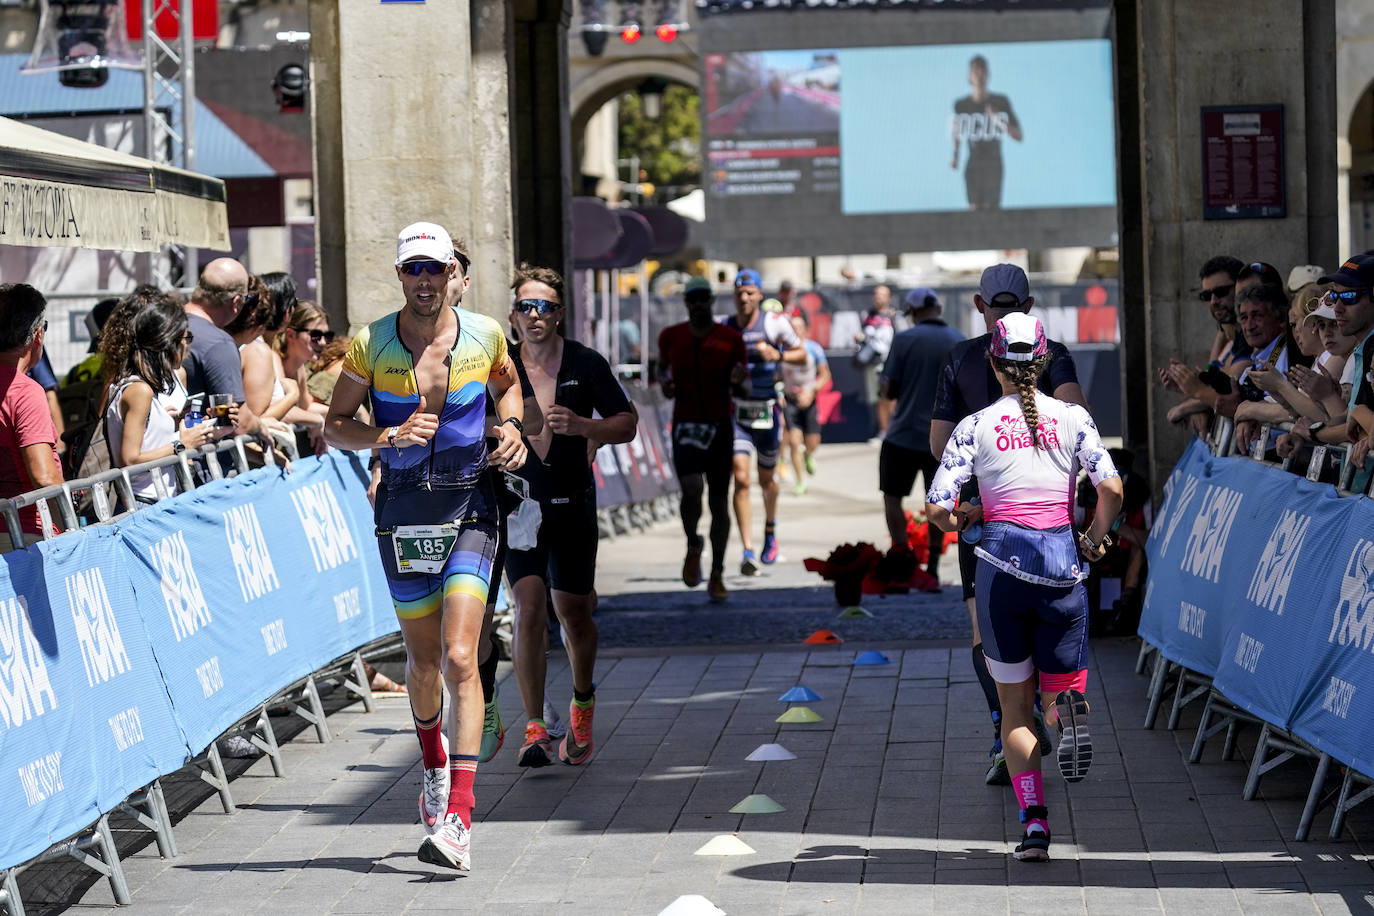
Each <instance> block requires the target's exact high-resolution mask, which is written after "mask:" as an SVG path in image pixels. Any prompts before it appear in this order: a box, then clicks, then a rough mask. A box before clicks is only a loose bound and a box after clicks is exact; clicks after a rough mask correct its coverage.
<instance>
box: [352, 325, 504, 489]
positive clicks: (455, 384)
mask: <svg viewBox="0 0 1374 916" xmlns="http://www.w3.org/2000/svg"><path fill="white" fill-rule="evenodd" d="M457 312H458V318H459V329H458V336H457V338H456V339H455V341H454V344H453V349H452V350H451V351H450V352H449V378H448V393H447V396H446V397H445V400H444V404H443V405H442V407H440V406H439V405H435V404H428V403H427V404H426V405H425V408H426V410H428V411H429V412H430V413H434V414H437V415H438V417H439V430H438V432H437V433H436V434H435V436H434V439H433V441H432V442H431V444H430V447H429V448H419V447H412V448H407V449H390V448H387V449H382V461H383V463H384V464H385V465H386V466H387V470H388V472H402V473H405V472H407V471H413V472H414V473H416V474H418V475H419V476H422V477H424V478H425V479H426V480H427V481H428V482H429V483H430V484H431V485H432V486H436V487H443V486H468V485H471V484H472V483H473V482H475V481H476V480H477V479H478V478H479V477H480V476H481V474H482V471H484V470H485V469H486V466H487V452H486V443H485V441H484V440H485V436H484V435H483V433H484V426H485V420H486V386H487V379H488V378H489V376H490V375H491V372H492V369H493V367H499V366H501V365H504V364H505V361H506V339H505V335H504V334H503V333H502V331H501V327H500V325H498V324H497V323H496V322H495V321H494V320H492V319H491V318H488V317H487V316H485V315H479V314H477V313H475V312H469V311H467V310H466V309H458V310H457ZM343 371H344V372H345V373H347V374H348V375H349V376H350V377H351V378H354V379H356V380H357V381H359V382H361V383H363V384H366V385H367V386H368V389H369V394H370V397H371V401H372V412H373V417H374V418H375V419H374V422H375V423H376V425H377V426H380V427H388V426H399V425H401V424H402V423H404V422H405V421H406V419H407V418H408V417H409V416H410V415H411V414H413V413H414V412H415V409H416V408H417V407H418V406H419V403H420V395H419V391H418V389H417V383H416V378H415V366H414V360H413V359H412V357H411V354H410V351H409V350H407V349H406V346H405V344H404V343H402V341H401V336H400V333H399V330H398V327H397V314H391V315H387V316H385V317H383V318H379V319H378V320H376V321H374V322H372V324H370V325H368V326H367V328H365V329H364V330H363V331H362V332H360V333H359V334H358V336H357V337H355V338H354V339H353V343H352V345H351V346H350V347H349V351H348V355H347V356H345V357H344V364H343ZM407 476H408V475H407Z"/></svg>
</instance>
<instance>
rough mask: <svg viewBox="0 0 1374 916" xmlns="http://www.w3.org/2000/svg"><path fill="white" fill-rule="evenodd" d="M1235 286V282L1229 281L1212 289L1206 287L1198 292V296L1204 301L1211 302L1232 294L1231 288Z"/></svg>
mask: <svg viewBox="0 0 1374 916" xmlns="http://www.w3.org/2000/svg"><path fill="white" fill-rule="evenodd" d="M1235 288H1236V284H1234V283H1227V284H1225V285H1224V286H1214V287H1212V288H1211V289H1204V290H1203V291H1202V292H1200V293H1198V294H1197V297H1198V299H1199V300H1200V301H1202V302H1211V301H1212V300H1213V299H1225V298H1226V297H1227V296H1229V295H1231V290H1233V289H1235Z"/></svg>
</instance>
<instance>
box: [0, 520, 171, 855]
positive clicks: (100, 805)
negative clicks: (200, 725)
mask: <svg viewBox="0 0 1374 916" xmlns="http://www.w3.org/2000/svg"><path fill="white" fill-rule="evenodd" d="M0 559H3V560H4V563H3V565H0V807H2V808H3V810H4V812H5V815H4V824H5V826H4V829H3V830H0V868H6V867H9V866H11V865H15V864H18V863H20V862H23V861H24V860H26V859H30V858H32V857H33V856H35V855H37V854H38V853H40V852H42V851H43V850H44V849H45V848H47V847H48V846H50V845H52V844H53V843H55V842H57V841H59V840H62V839H65V838H66V837H68V836H70V835H72V834H74V833H76V832H77V831H79V830H81V829H82V828H84V827H86V826H87V825H88V824H90V823H91V822H92V821H94V820H95V819H96V818H97V817H99V816H100V815H101V814H102V813H104V812H106V811H109V810H111V809H112V808H113V807H114V806H115V805H117V804H119V802H121V801H123V800H124V798H125V797H127V796H128V795H129V793H131V792H133V791H134V790H135V789H137V788H139V787H140V786H143V785H146V784H147V783H149V782H152V781H153V780H154V779H156V778H157V777H158V776H159V775H160V774H162V773H170V772H172V771H174V770H176V769H178V768H180V767H181V766H182V765H183V764H184V763H185V762H186V759H187V757H188V748H187V744H186V740H185V738H184V736H183V735H182V733H181V730H180V729H179V728H178V726H177V723H176V722H175V721H174V720H173V715H172V705H171V701H170V700H169V698H168V695H167V690H166V688H165V686H164V683H163V680H162V675H161V672H160V671H159V668H158V664H157V661H156V660H155V659H154V657H153V653H152V650H151V644H150V642H149V640H148V634H147V633H146V632H145V631H144V628H143V619H142V616H141V614H140V613H139V610H138V602H137V600H136V599H135V595H134V590H133V588H132V586H131V584H130V581H129V577H128V575H127V573H126V571H125V569H126V566H127V564H126V563H125V553H124V549H123V547H122V545H121V543H120V541H119V539H118V535H117V532H116V531H115V530H114V529H113V528H92V529H86V530H85V531H82V532H80V533H74V534H70V535H63V536H62V537H60V538H56V539H54V540H51V541H46V542H43V543H41V544H39V545H37V546H35V547H31V548H29V549H28V550H22V551H16V552H14V553H10V554H6V555H5V556H4V557H3V558H0Z"/></svg>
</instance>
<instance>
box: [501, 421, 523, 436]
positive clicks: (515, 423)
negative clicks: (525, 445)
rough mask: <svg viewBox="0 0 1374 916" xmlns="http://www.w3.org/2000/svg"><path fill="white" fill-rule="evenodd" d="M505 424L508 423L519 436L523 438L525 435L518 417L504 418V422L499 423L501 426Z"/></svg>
mask: <svg viewBox="0 0 1374 916" xmlns="http://www.w3.org/2000/svg"><path fill="white" fill-rule="evenodd" d="M507 423H509V424H510V425H511V426H514V427H515V431H516V432H517V433H519V434H520V435H522V436H523V435H524V434H525V424H524V423H521V422H520V418H519V417H506V418H505V419H504V420H502V421H501V425H502V426H504V425H506V424H507Z"/></svg>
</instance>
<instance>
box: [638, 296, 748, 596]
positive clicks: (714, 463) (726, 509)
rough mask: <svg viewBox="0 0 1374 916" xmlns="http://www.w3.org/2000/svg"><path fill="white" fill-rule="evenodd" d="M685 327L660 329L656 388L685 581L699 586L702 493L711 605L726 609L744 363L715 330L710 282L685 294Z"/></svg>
mask: <svg viewBox="0 0 1374 916" xmlns="http://www.w3.org/2000/svg"><path fill="white" fill-rule="evenodd" d="M682 298H683V301H685V302H686V304H687V321H685V322H683V323H682V324H675V325H673V326H672V327H668V328H664V329H663V333H662V334H660V335H659V336H658V365H659V381H660V384H661V385H662V386H663V393H664V394H665V395H667V396H668V397H670V398H673V468H674V469H675V470H676V472H677V477H678V482H679V483H680V484H681V486H682V503H681V507H682V508H681V512H682V527H683V529H684V530H685V531H686V532H687V558H686V559H685V560H684V561H683V563H682V581H683V583H684V584H685V585H686V586H687V587H688V588H692V587H694V586H696V585H697V584H698V583H700V582H701V552H702V548H703V547H704V544H703V542H702V539H701V536H700V535H699V534H697V524H698V523H699V522H700V521H701V496H702V491H703V490H706V491H707V501H708V503H709V504H710V507H711V579H710V583H709V584H708V585H707V591H708V593H709V595H710V597H711V600H712V601H724V600H725V599H726V598H728V597H729V595H730V593H729V592H728V591H726V588H725V576H724V569H725V544H726V542H727V541H728V540H729V539H730V505H729V501H728V498H727V497H728V490H729V486H730V477H731V474H732V467H733V465H732V462H733V453H734V432H733V425H732V424H733V416H734V411H733V404H732V401H731V390H732V389H733V388H737V387H738V386H740V385H742V384H744V383H745V381H746V376H747V371H746V365H747V363H748V360H749V355H748V353H747V352H745V349H744V337H743V336H741V335H740V332H739V331H736V330H735V329H734V328H730V327H726V326H725V325H723V324H719V323H717V322H716V320H715V319H714V318H713V317H712V315H711V306H712V304H713V303H714V302H715V298H716V297H715V294H714V293H713V292H712V291H711V281H709V280H707V279H706V278H705V277H693V278H692V279H691V280H689V281H687V287H686V289H685V290H684V291H683V295H682Z"/></svg>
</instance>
